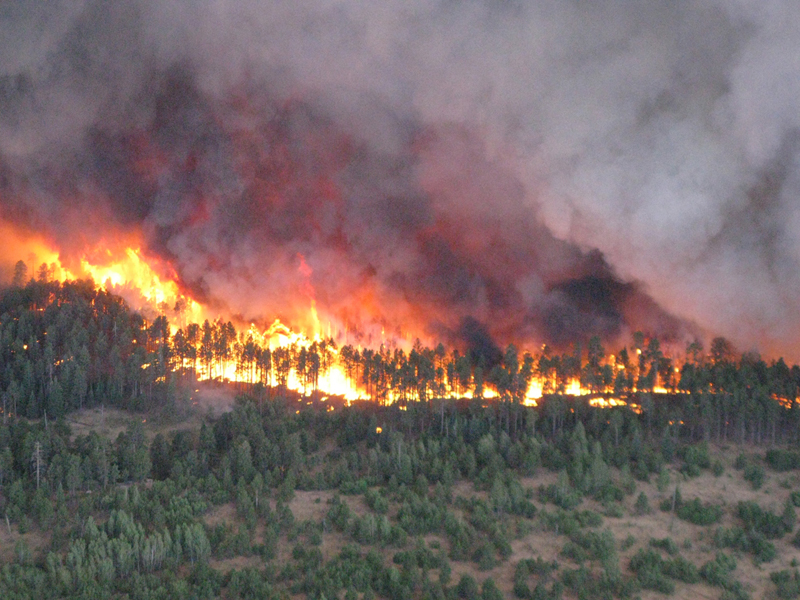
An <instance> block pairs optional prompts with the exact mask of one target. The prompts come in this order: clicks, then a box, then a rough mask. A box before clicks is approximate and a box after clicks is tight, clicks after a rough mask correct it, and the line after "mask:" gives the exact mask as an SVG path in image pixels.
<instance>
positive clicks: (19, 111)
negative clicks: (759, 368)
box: [0, 0, 800, 358]
mask: <svg viewBox="0 0 800 600" xmlns="http://www.w3.org/2000/svg"><path fill="white" fill-rule="evenodd" d="M798 15H799V13H798V11H796V10H794V6H793V4H792V2H790V1H789V0H786V1H780V0H775V1H773V2H763V1H762V2H755V1H752V2H751V1H749V0H738V1H736V2H728V1H725V2H723V1H722V0H718V1H716V0H705V1H700V0H697V1H692V2H688V3H681V5H680V6H677V5H675V3H674V2H669V1H667V0H658V1H656V0H649V1H645V2H637V3H636V4H635V6H632V5H628V4H623V3H619V2H613V1H611V0H601V1H599V2H592V3H585V2H562V1H559V2H555V1H548V0H537V1H535V2H528V3H521V2H514V1H508V2H499V1H495V0H472V1H467V2H458V3H453V2H444V1H442V2H435V1H431V0H419V1H412V2H408V1H403V2H400V1H399V0H398V1H394V0H390V1H388V2H381V3H377V4H374V5H373V4H364V3H360V2H355V1H350V0H343V1H341V2H318V1H313V2H312V1H311V0H295V1H292V2H283V1H277V2H256V1H252V0H251V1H244V2H224V1H223V2H213V3H212V2H199V3H198V2H189V1H188V0H165V1H159V2H155V1H146V0H123V1H120V2H114V3H108V2H102V1H100V0H75V1H67V0H61V1H55V2H50V3H46V4H45V3H40V2H35V1H34V0H21V1H20V2H17V3H14V4H13V6H11V7H10V8H8V9H7V10H6V11H5V12H4V15H3V17H2V21H0V32H2V35H0V213H1V214H2V218H3V219H4V220H5V222H6V223H12V224H14V227H16V228H25V229H27V230H33V231H37V232H40V234H41V235H42V236H44V237H45V238H46V239H47V241H48V243H49V244H51V245H52V247H54V248H56V249H58V250H59V252H60V254H61V257H62V261H64V262H65V264H69V263H70V262H79V261H80V259H81V257H82V256H83V254H84V253H85V251H86V248H95V247H98V246H104V245H106V246H107V245H115V244H116V243H117V241H118V240H119V239H127V238H128V237H131V238H133V239H135V240H136V243H137V244H140V245H141V247H142V250H143V252H144V254H145V255H147V256H149V257H150V258H152V259H153V260H155V261H156V262H160V263H163V265H165V266H164V270H165V271H169V272H171V273H172V272H174V274H175V276H176V277H177V279H178V282H179V285H180V286H181V287H182V288H183V289H184V290H186V291H188V292H190V293H191V295H192V296H193V297H194V298H195V299H197V300H198V301H200V302H202V303H204V304H206V305H209V306H211V307H212V308H214V309H215V310H219V311H220V312H226V313H230V314H241V315H242V316H244V317H245V318H263V319H264V320H265V321H271V319H272V317H273V316H280V317H282V318H283V319H285V320H287V321H289V322H292V323H294V324H296V325H299V326H301V327H305V328H308V327H310V326H312V325H313V324H311V323H307V322H306V323H304V322H303V320H307V319H308V315H309V314H311V307H312V302H313V303H314V305H315V306H316V309H317V311H318V312H319V317H320V323H321V326H322V327H323V328H324V327H330V328H332V329H333V330H334V331H332V333H337V332H338V333H339V334H340V335H343V336H351V339H350V340H349V341H351V342H352V341H363V343H375V342H376V341H377V340H379V339H382V338H384V337H386V338H390V339H391V338H395V339H398V340H403V339H407V340H408V339H412V338H413V337H415V336H429V338H430V339H445V340H448V341H451V342H458V341H461V343H462V344H471V345H473V346H481V347H484V346H485V347H488V348H489V349H491V347H492V346H493V344H495V343H500V344H504V343H507V342H510V341H515V342H518V343H522V342H529V341H531V340H535V341H536V342H537V343H538V342H543V341H546V342H550V343H553V344H556V345H564V344H566V343H568V342H571V341H573V340H575V339H585V338H586V337H588V336H589V335H591V334H594V333H598V334H600V335H602V336H603V337H604V338H606V339H613V338H615V337H618V336H625V335H628V334H629V332H630V331H632V330H635V329H643V330H645V331H646V332H648V333H651V334H657V335H659V336H662V337H667V338H672V339H676V340H682V339H684V338H686V337H689V336H693V335H696V334H698V332H700V331H703V330H705V331H711V332H713V333H714V334H721V335H725V336H727V337H729V338H731V339H733V341H734V342H736V343H737V344H738V345H739V346H740V347H742V348H749V347H754V346H758V347H760V348H762V349H763V350H765V351H768V352H776V353H777V352H780V353H784V354H788V355H789V356H792V357H795V358H796V355H797V352H796V351H795V348H796V346H795V339H796V338H797V334H798V333H800V314H798V304H797V302H796V301H795V298H796V297H797V291H798V290H797V288H798V287H800V276H798V275H797V273H800V270H798V269H797V268H796V266H797V264H796V263H797V259H798V254H800V252H799V251H798V249H799V248H800V243H798V237H797V233H796V232H797V231H799V230H800V228H798V227H797V226H796V222H797V219H798V214H800V213H798V209H797V207H796V202H795V198H796V197H797V193H796V192H797V191H798V188H800V180H799V179H798V177H797V168H796V163H797V160H798V156H800V154H799V153H798V152H799V151H800V145H798V139H800V138H798V135H797V131H798V119H799V118H800V117H798V113H797V111H796V110H795V108H796V98H797V96H798V94H797V92H798V90H797V89H796V88H797V87H798V85H800V84H798V83H797V82H798V81H800V77H798V74H800V73H798V71H800V63H798V62H797V61H796V60H795V59H794V58H793V57H795V56H800V52H799V51H798V50H800V48H798V47H797V46H798V45H799V44H800V42H798V38H797V36H796V35H794V33H793V32H796V31H797V25H798V19H800V16H798ZM3 254H4V256H5V255H8V254H13V252H9V251H8V250H7V249H6V250H4V252H3ZM19 258H23V259H24V258H25V257H24V256H20V257H19ZM303 264H306V265H307V266H308V269H305V268H302V265H303ZM309 286H310V289H312V290H313V295H310V294H309ZM687 323H692V324H691V325H690V324H687Z"/></svg>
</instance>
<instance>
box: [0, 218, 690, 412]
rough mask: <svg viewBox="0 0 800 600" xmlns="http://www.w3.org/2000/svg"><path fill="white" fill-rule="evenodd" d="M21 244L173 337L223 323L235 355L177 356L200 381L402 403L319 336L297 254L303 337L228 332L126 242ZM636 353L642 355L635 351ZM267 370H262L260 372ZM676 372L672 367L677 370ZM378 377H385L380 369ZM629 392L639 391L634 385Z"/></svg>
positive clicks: (596, 394) (534, 387)
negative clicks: (65, 249) (59, 246)
mask: <svg viewBox="0 0 800 600" xmlns="http://www.w3.org/2000/svg"><path fill="white" fill-rule="evenodd" d="M4 228H7V226H5V225H4V224H3V223H2V222H0V230H3V231H4V230H5V229H4ZM15 235H16V234H15ZM27 248H29V249H30V251H31V252H30V258H29V260H33V258H34V257H35V259H36V260H37V261H43V264H42V266H40V267H39V268H38V270H37V273H36V274H37V276H38V277H39V278H40V279H41V278H42V277H45V278H48V279H57V280H60V281H65V280H69V279H75V278H86V277H91V278H92V279H93V280H94V281H95V283H96V285H97V287H98V288H104V289H106V290H108V291H110V292H113V293H116V294H118V295H120V296H122V297H124V298H125V299H126V300H127V301H128V302H129V304H131V305H132V306H133V307H134V308H135V309H137V310H140V311H143V314H144V315H145V318H147V319H149V320H151V321H152V320H153V319H154V318H155V316H165V317H167V318H168V321H169V322H170V324H171V335H172V336H175V335H176V334H177V333H179V332H180V333H181V334H183V335H188V328H189V327H190V326H191V325H192V324H195V325H194V327H195V328H196V331H197V332H201V334H202V331H203V330H204V328H206V327H209V328H214V330H215V331H217V330H222V329H225V331H226V333H225V335H227V336H232V339H228V338H226V339H227V341H226V343H230V345H231V347H232V348H234V354H235V355H236V356H238V357H239V358H237V359H234V358H229V359H227V360H224V361H222V362H220V363H218V364H217V363H214V364H212V363H211V362H209V361H206V362H205V363H203V361H198V359H197V357H194V358H186V357H184V358H183V359H182V361H181V363H182V364H181V366H182V368H183V369H185V370H191V371H192V372H193V373H194V375H195V376H196V377H197V378H198V379H200V380H204V379H217V380H223V381H229V382H239V383H243V384H255V383H257V382H259V381H265V380H266V381H267V382H268V384H269V385H278V386H284V387H285V388H287V389H289V390H294V391H297V392H299V393H301V394H302V395H304V396H307V395H308V394H310V393H312V392H314V393H316V394H317V398H318V399H320V400H319V401H320V402H324V401H326V400H327V399H328V396H337V397H341V398H344V399H345V401H346V402H348V403H350V402H353V401H356V400H366V399H374V400H380V401H381V402H385V403H394V402H399V403H400V404H401V408H402V407H404V406H405V402H406V400H407V396H406V392H405V391H404V392H402V393H401V392H400V391H398V388H396V387H394V386H392V385H388V384H386V383H385V382H384V384H383V387H382V388H381V389H382V392H381V393H380V395H379V396H378V397H376V396H375V395H374V388H373V387H372V384H371V383H369V382H368V377H367V375H366V374H363V373H362V374H361V375H359V374H358V372H357V369H356V373H355V374H354V373H353V366H352V360H351V364H350V365H348V358H347V357H346V356H344V355H343V353H342V352H341V351H340V349H339V348H338V347H337V344H336V341H335V340H334V339H333V338H332V337H331V336H330V334H329V335H328V337H327V338H323V337H322V335H321V332H322V331H323V328H322V327H321V325H320V320H319V315H318V314H317V306H316V296H315V291H314V287H313V285H312V281H311V275H312V269H311V267H310V266H309V265H308V263H307V262H306V260H305V257H303V256H302V255H298V257H297V258H298V260H299V267H298V274H299V278H300V283H301V285H300V287H299V292H300V296H301V304H306V305H307V307H308V308H307V311H308V317H307V318H306V319H305V320H304V321H303V325H304V326H305V327H306V328H307V331H309V332H310V333H309V334H308V335H307V334H306V333H303V332H300V331H296V330H294V329H292V328H291V327H290V326H288V325H287V324H285V323H283V322H282V321H280V320H279V319H275V320H274V321H273V322H272V323H271V324H269V325H268V326H259V325H257V324H255V323H251V324H250V325H249V328H247V329H245V330H244V331H241V332H240V333H238V334H237V333H236V330H235V329H234V328H233V326H230V330H231V331H229V330H228V328H227V326H226V324H225V323H223V322H222V320H221V319H219V317H216V318H215V317H212V316H211V315H208V314H207V311H206V310H205V309H204V307H203V306H201V305H200V304H199V303H197V302H195V301H194V300H193V299H191V298H189V297H186V296H185V295H184V294H183V293H182V292H181V289H180V287H179V286H178V284H177V283H176V279H177V277H176V276H175V273H174V272H173V271H172V269H171V268H170V267H169V265H164V264H160V263H152V262H151V261H150V260H149V259H148V258H147V257H146V256H145V255H144V254H143V253H142V251H141V250H140V248H139V247H138V246H136V245H131V246H124V247H122V248H120V249H117V250H114V249H113V248H112V247H103V246H101V247H98V248H94V249H93V250H92V251H90V252H87V253H85V254H84V255H83V256H81V257H79V258H78V259H77V260H76V259H74V258H73V259H72V260H70V261H68V266H69V267H68V266H65V265H64V264H62V261H61V257H60V255H59V254H58V253H57V252H54V251H51V250H49V249H48V248H47V245H46V244H45V243H44V242H42V241H41V240H38V239H33V238H32V241H31V240H28V241H27ZM209 319H210V320H211V321H212V322H213V327H212V325H210V324H209ZM201 321H205V323H204V324H203V327H200V325H199V324H200V323H201ZM328 329H330V327H328ZM198 335H200V334H198ZM215 335H217V334H215ZM134 342H135V340H134ZM195 343H196V344H198V345H199V343H200V342H199V340H195ZM203 343H206V342H205V341H204V342H203ZM208 343H211V342H210V341H209V342H208ZM351 349H352V347H351ZM354 351H355V352H356V353H361V356H362V357H363V356H367V353H369V352H373V353H374V354H373V355H379V356H380V358H381V360H388V359H389V358H390V356H391V353H390V352H389V350H388V349H386V348H384V346H381V349H380V350H379V351H370V350H369V349H366V350H365V349H362V348H361V347H358V348H357V349H355V350H354ZM636 352H637V354H641V350H639V349H637V350H636ZM243 357H244V358H243ZM257 357H261V359H260V360H262V363H263V364H262V366H261V367H259V368H260V369H261V370H260V371H259V368H256V367H255V366H254V365H255V363H256V361H257ZM265 357H268V360H267V361H266V362H264V358H265ZM436 360H438V361H439V362H438V363H436V364H434V368H438V372H439V373H440V374H441V373H442V372H443V371H444V369H443V367H444V361H443V360H442V359H436ZM245 363H247V364H245ZM607 364H609V365H614V364H615V357H614V356H613V355H611V356H610V357H609V358H608V360H607ZM265 365H268V366H265ZM149 367H150V364H149V363H147V364H143V365H142V369H148V368H149ZM614 368H615V371H614V374H615V375H616V374H617V373H621V372H623V371H624V370H625V366H624V365H621V364H620V365H616V367H614ZM266 372H268V375H266V377H265V375H264V374H265V373H266ZM675 372H676V373H677V372H678V369H677V368H676V369H675ZM384 376H385V377H388V376H386V374H384ZM439 377H441V378H442V379H441V381H440V382H437V383H435V384H431V388H430V391H429V392H426V395H428V396H431V395H432V396H434V397H441V398H463V397H468V398H469V397H479V398H481V399H500V398H505V399H508V398H509V396H508V395H505V396H504V395H503V394H502V393H501V392H500V391H498V390H497V389H494V388H493V387H492V386H491V385H490V384H488V383H485V384H484V385H483V386H481V387H480V388H478V389H479V390H480V391H478V390H476V389H475V388H474V387H473V386H466V387H465V386H458V385H455V386H454V385H453V383H452V381H451V382H450V383H449V384H447V383H446V380H445V378H444V377H443V376H442V375H439ZM555 387H556V386H555V379H554V378H553V377H550V376H547V377H545V376H544V375H539V374H536V375H534V376H533V377H531V378H530V380H529V384H528V386H527V390H525V393H524V395H523V396H522V399H521V401H522V403H523V404H524V405H526V406H537V405H538V403H539V401H540V399H541V398H542V397H543V396H544V395H545V394H546V393H551V392H553V391H554V388H555ZM557 387H558V390H559V391H560V393H562V394H565V395H572V396H585V397H588V398H589V400H588V402H589V404H590V405H591V406H595V407H600V408H612V407H617V406H629V407H630V408H631V409H632V410H636V409H638V405H635V404H630V405H629V404H628V402H626V401H625V400H622V399H620V398H617V397H607V396H606V395H607V394H608V393H610V389H609V386H606V387H605V389H598V388H597V386H595V388H594V389H587V388H586V387H583V386H582V385H581V381H580V379H579V378H578V377H571V378H567V379H566V380H563V379H559V382H558V386H557ZM630 391H632V392H635V391H637V390H636V389H635V387H634V389H632V390H630ZM651 391H652V392H653V393H656V394H664V393H669V390H668V389H667V388H666V387H663V386H661V385H653V386H652V387H651ZM604 394H605V395H604ZM328 410H333V407H332V406H329V407H328Z"/></svg>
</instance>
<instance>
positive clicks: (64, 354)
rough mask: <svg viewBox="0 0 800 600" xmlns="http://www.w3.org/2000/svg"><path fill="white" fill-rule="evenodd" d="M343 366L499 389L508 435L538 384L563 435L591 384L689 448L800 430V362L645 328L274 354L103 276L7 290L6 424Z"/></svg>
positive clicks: (2, 383) (359, 373) (384, 393)
mask: <svg viewBox="0 0 800 600" xmlns="http://www.w3.org/2000/svg"><path fill="white" fill-rule="evenodd" d="M176 309H177V310H179V309H180V307H179V306H178V307H176ZM168 312H169V311H168ZM176 314H178V313H176ZM334 367H337V368H341V369H342V370H343V371H344V373H345V374H346V376H347V378H348V379H349V380H350V381H351V383H352V384H353V385H354V386H357V387H358V388H359V389H362V390H363V391H364V394H365V395H366V396H367V397H369V398H371V399H372V400H373V401H375V402H377V403H379V404H384V403H386V402H387V401H393V402H400V403H401V404H406V403H407V402H410V401H417V402H423V403H425V402H428V401H431V400H433V399H437V398H444V397H447V398H457V397H465V396H466V397H469V396H473V397H481V396H483V395H484V394H485V392H486V389H487V387H488V388H491V390H492V391H493V392H496V393H497V395H498V396H499V401H500V403H501V404H503V405H504V407H505V412H504V413H503V418H504V419H505V426H506V430H507V431H508V432H511V431H512V430H513V429H514V428H516V427H518V426H519V423H518V410H517V409H515V406H518V405H520V404H521V403H522V402H523V400H524V399H525V396H526V393H527V391H528V389H529V387H530V385H531V382H532V381H536V382H538V383H539V384H540V385H541V387H542V391H543V393H544V394H545V399H544V400H543V401H541V404H542V406H543V407H544V409H545V414H546V415H547V418H548V419H549V420H550V421H551V425H552V427H553V429H554V430H555V429H557V428H558V427H559V426H560V422H561V420H563V418H564V417H565V413H564V408H563V407H564V406H565V404H564V398H565V397H566V396H565V392H566V391H567V389H568V388H569V386H570V385H571V384H573V383H576V382H578V383H580V385H581V387H582V388H583V390H585V391H586V392H587V393H589V392H590V393H592V394H593V395H595V396H610V395H614V396H615V397H616V398H619V399H624V400H625V401H627V402H628V403H630V404H631V405H635V406H638V407H639V408H638V410H640V411H641V412H642V414H643V416H644V420H645V423H646V427H647V429H648V430H649V431H650V430H659V429H660V428H663V427H664V426H666V425H665V424H670V423H671V424H670V426H672V425H675V423H677V424H678V425H679V427H678V428H679V430H680V433H681V435H685V436H687V437H688V438H690V439H705V440H722V441H726V440H736V441H740V442H744V441H749V442H754V443H777V442H779V441H782V440H790V439H798V435H799V432H798V410H797V408H798V407H797V396H798V389H799V386H800V367H798V366H797V365H794V366H792V367H789V366H788V365H787V364H786V363H785V362H784V361H783V359H779V360H777V361H773V362H771V363H769V364H768V363H767V362H765V361H764V360H762V359H761V358H760V357H759V356H756V355H753V354H744V355H742V356H740V357H738V358H737V357H736V355H735V354H734V352H733V349H732V348H731V346H730V344H729V343H728V342H727V341H726V340H724V339H723V338H717V339H715V340H714V341H713V342H712V344H711V347H710V349H709V351H708V353H707V354H705V353H704V352H703V348H702V345H701V344H699V343H698V342H695V343H692V344H690V345H689V346H688V347H687V349H686V357H685V360H684V361H683V362H681V363H676V362H675V361H674V360H673V359H672V358H669V357H667V356H665V355H664V353H663V352H662V350H661V346H660V343H659V340H658V339H657V338H649V339H648V338H646V337H645V336H644V335H643V334H641V333H639V332H637V333H636V334H635V335H634V336H633V340H632V344H631V346H630V348H628V347H624V348H622V349H620V350H619V351H618V352H617V353H616V354H613V355H609V354H607V353H606V350H605V349H604V348H603V346H602V344H601V342H600V340H599V339H598V338H596V337H594V338H591V339H590V340H589V341H588V342H587V344H586V349H585V352H584V351H583V349H582V346H581V345H579V344H576V345H575V346H574V348H573V350H571V351H569V352H566V353H563V354H557V353H555V352H553V351H552V350H551V349H550V348H548V347H546V346H545V347H543V348H542V350H541V352H540V353H538V354H536V355H533V354H531V353H529V352H519V351H518V350H517V349H516V348H515V347H514V346H508V347H507V348H506V350H505V351H504V352H501V351H499V350H487V349H483V350H482V351H472V352H468V353H466V354H462V353H460V352H459V351H458V350H452V351H450V352H448V351H447V350H446V349H445V348H444V346H443V345H442V344H439V345H438V346H436V347H435V348H428V347H424V346H422V345H421V344H420V343H419V342H417V344H415V345H414V347H413V348H412V349H411V350H410V351H409V352H406V351H404V350H402V349H397V348H395V349H390V348H387V347H381V348H380V349H376V350H374V349H357V348H354V347H353V346H344V347H342V348H337V346H336V343H335V342H334V341H333V340H332V339H328V340H321V341H315V342H313V343H310V344H308V345H305V344H298V343H293V344H288V345H286V346H283V347H277V348H272V349H271V348H270V347H269V346H268V345H265V344H264V342H263V340H262V339H260V338H259V334H258V333H257V332H254V331H237V329H236V328H235V326H234V325H233V324H232V323H231V322H225V321H222V320H217V321H214V322H212V321H208V320H207V321H205V322H204V323H202V324H197V323H192V324H189V325H187V326H186V327H183V328H180V329H177V331H176V332H175V333H174V335H173V334H172V332H171V327H170V324H169V321H168V319H167V317H166V316H164V315H161V316H158V317H156V318H155V319H154V320H153V321H152V322H148V321H147V320H145V319H144V318H143V317H142V316H141V315H140V314H139V313H136V312H134V311H132V310H130V309H129V307H128V306H127V305H126V304H125V302H124V301H123V300H122V299H121V298H119V297H117V296H114V295H113V294H109V293H108V292H106V291H103V290H98V289H96V288H95V285H94V284H93V282H91V281H90V280H86V281H69V282H65V283H59V282H57V281H50V280H49V275H48V272H47V270H44V271H42V272H41V273H40V277H39V279H38V280H30V281H29V282H28V283H27V284H25V285H21V284H20V283H19V282H17V285H12V286H11V287H9V288H7V289H6V290H5V291H4V292H3V293H2V295H0V395H2V407H0V409H2V411H3V415H4V418H7V417H8V416H11V415H13V416H17V415H20V416H25V417H29V418H40V417H43V416H49V417H50V418H51V419H57V418H59V417H60V416H62V415H64V414H66V413H67V412H68V411H71V410H75V409H80V408H82V407H86V406H89V407H93V406H98V405H101V404H102V405H105V406H119V407H124V408H133V409H141V408H148V407H150V406H163V405H165V404H166V405H169V403H170V402H173V401H174V399H175V397H176V393H177V390H178V389H179V388H180V384H181V382H183V381H186V382H187V383H188V382H192V381H194V380H195V379H197V378H198V377H200V378H211V379H224V378H232V379H235V380H239V381H241V382H242V383H240V384H239V385H240V391H247V392H249V393H254V394H255V395H259V393H261V392H263V391H264V390H270V389H273V388H274V389H277V390H278V391H280V390H281V389H285V388H286V386H287V385H288V383H289V380H290V376H294V377H296V379H297V381H299V385H300V386H301V391H302V392H303V393H314V392H315V391H317V390H318V389H319V388H323V389H324V388H325V382H326V378H328V377H329V376H330V373H331V370H332V369H333V368H334ZM654 394H658V400H655V399H654Z"/></svg>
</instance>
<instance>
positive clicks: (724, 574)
mask: <svg viewBox="0 0 800 600" xmlns="http://www.w3.org/2000/svg"><path fill="white" fill-rule="evenodd" d="M734 569H736V561H735V560H734V559H733V558H732V557H730V556H728V555H727V554H725V553H724V552H717V556H716V557H715V558H714V560H710V561H708V562H707V563H706V564H704V565H703V566H702V568H701V569H700V576H701V577H702V578H703V579H705V580H706V581H707V582H708V583H709V584H710V585H713V586H717V587H726V585H728V582H729V581H730V573H731V571H733V570H734Z"/></svg>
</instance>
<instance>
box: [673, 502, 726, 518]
mask: <svg viewBox="0 0 800 600" xmlns="http://www.w3.org/2000/svg"><path fill="white" fill-rule="evenodd" d="M675 512H676V514H677V515H678V518H680V519H683V520H684V521H689V523H693V524H695V525H713V524H714V523H716V522H717V521H719V520H720V519H721V518H722V507H721V506H717V505H716V504H703V503H702V502H700V499H699V498H695V499H694V500H691V501H689V502H686V503H685V504H682V505H681V506H679V507H678V509H677V510H676V511H675Z"/></svg>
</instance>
